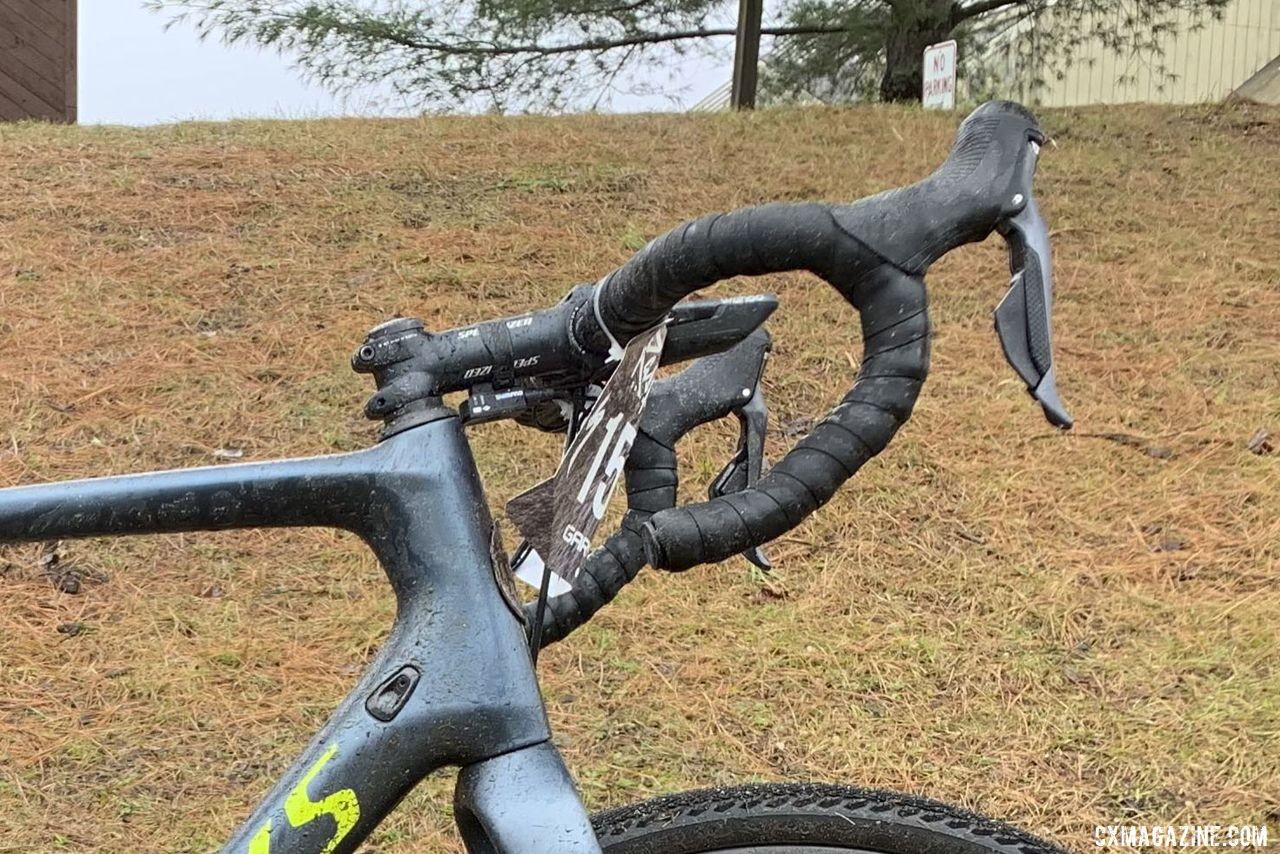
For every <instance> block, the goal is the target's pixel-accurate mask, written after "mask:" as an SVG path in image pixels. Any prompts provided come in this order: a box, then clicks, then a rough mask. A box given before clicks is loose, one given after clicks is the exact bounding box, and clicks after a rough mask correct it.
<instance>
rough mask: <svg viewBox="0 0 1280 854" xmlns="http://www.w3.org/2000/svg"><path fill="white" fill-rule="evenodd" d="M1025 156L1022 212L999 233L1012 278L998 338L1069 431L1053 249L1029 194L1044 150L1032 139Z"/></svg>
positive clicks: (998, 318)
mask: <svg viewBox="0 0 1280 854" xmlns="http://www.w3.org/2000/svg"><path fill="white" fill-rule="evenodd" d="M1027 149H1028V150H1027V156H1025V157H1024V158H1023V164H1022V172H1023V174H1022V176H1021V177H1022V179H1023V180H1021V181H1019V182H1018V183H1019V184H1021V185H1022V188H1023V189H1022V190H1021V195H1022V196H1023V198H1022V199H1017V198H1016V197H1015V199H1014V202H1015V204H1020V205H1021V208H1020V209H1019V210H1017V212H1016V213H1013V214H1012V215H1011V216H1009V217H1007V218H1006V219H1004V220H1003V221H1002V222H1001V223H1000V226H999V231H1000V234H1001V236H1002V237H1004V239H1005V242H1006V243H1007V244H1008V246H1009V268H1010V271H1011V272H1012V274H1013V278H1012V279H1011V280H1010V282H1009V290H1008V292H1007V293H1006V294H1005V295H1004V298H1003V299H1002V300H1000V304H999V305H998V306H996V311H995V325H996V334H997V335H999V337H1000V347H1001V348H1002V349H1003V350H1004V356H1005V359H1007V360H1008V362H1009V364H1010V365H1011V366H1012V367H1013V369H1014V371H1016V372H1017V374H1018V376H1019V377H1021V378H1022V381H1023V382H1025V383H1026V384H1027V390H1028V391H1029V392H1030V393H1031V396H1032V397H1034V398H1035V399H1036V400H1037V401H1038V402H1039V403H1040V407H1041V409H1043V410H1044V415H1045V418H1047V419H1048V420H1049V423H1050V424H1052V425H1054V426H1055V427H1061V428H1063V429H1070V427H1071V424H1072V419H1071V416H1070V415H1068V414H1067V410H1066V407H1065V406H1064V405H1063V403H1062V399H1061V398H1060V397H1059V396H1058V385H1057V381H1056V378H1055V374H1054V364H1053V324H1052V315H1053V257H1052V253H1051V252H1050V249H1049V229H1048V226H1047V225H1046V223H1045V221H1044V217H1042V216H1041V215H1040V210H1039V208H1038V207H1036V202H1035V199H1034V198H1033V197H1032V195H1031V176H1032V173H1034V171H1035V163H1036V159H1037V156H1038V155H1039V149H1040V146H1039V145H1038V144H1037V143H1036V142H1034V141H1032V142H1030V143H1029V144H1028V146H1027Z"/></svg>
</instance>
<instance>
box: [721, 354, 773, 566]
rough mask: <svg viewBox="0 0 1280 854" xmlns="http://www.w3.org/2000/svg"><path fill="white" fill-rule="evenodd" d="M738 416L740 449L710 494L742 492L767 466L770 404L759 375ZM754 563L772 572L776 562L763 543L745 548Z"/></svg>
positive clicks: (748, 558)
mask: <svg viewBox="0 0 1280 854" xmlns="http://www.w3.org/2000/svg"><path fill="white" fill-rule="evenodd" d="M734 415H736V416H737V417H738V426H739V430H740V432H739V434H738V450H737V452H736V453H734V455H733V457H732V458H730V460H729V462H728V464H727V465H725V467H724V469H723V470H722V471H721V472H720V474H719V475H718V476H717V477H716V479H715V480H713V481H712V482H711V486H710V487H709V488H708V489H707V497H708V498H719V497H720V496H722V495H729V494H730V493H733V492H741V491H742V490H744V489H747V488H748V487H752V486H755V485H756V481H758V480H760V474H761V472H762V470H763V469H764V440H765V435H766V434H767V432H768V428H769V408H768V406H767V405H766V404H765V401H764V390H763V389H762V388H761V386H760V381H759V379H758V378H757V380H756V386H755V390H754V393H753V394H752V395H751V398H750V399H749V400H748V401H747V402H746V403H744V404H743V405H742V406H740V407H738V408H737V409H735V410H734ZM742 556H743V557H744V558H746V559H747V560H749V561H751V563H753V564H755V565H756V566H758V567H760V568H761V569H763V570H765V571H766V572H768V571H769V570H771V569H773V563H772V562H771V561H770V560H769V558H768V557H766V556H765V554H764V552H763V551H762V549H761V547H760V546H752V547H751V548H749V549H747V550H746V551H744V552H742Z"/></svg>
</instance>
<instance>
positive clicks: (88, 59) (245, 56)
mask: <svg viewBox="0 0 1280 854" xmlns="http://www.w3.org/2000/svg"><path fill="white" fill-rule="evenodd" d="M164 22H165V18H163V17H162V16H160V15H156V14H154V13H152V12H149V11H147V10H146V9H144V8H143V6H142V0H89V2H84V3H81V4H80V22H79V23H80V93H79V94H80V121H81V122H85V123H110V124H132V125H139V124H156V123H159V122H172V121H180V120H183V119H227V118H245V117H271V118H304V117H310V116H321V115H325V116H327V115H347V114H353V113H357V114H370V113H380V114H394V113H396V112H401V113H404V112H407V111H408V110H409V108H408V106H407V105H404V104H394V103H391V104H383V105H380V106H376V107H372V106H371V104H370V101H371V99H370V98H369V97H367V96H366V97H364V98H355V99H352V100H350V101H348V102H347V103H343V102H342V101H340V100H339V99H337V98H335V97H334V96H332V95H330V94H329V93H327V92H325V91H324V90H323V89H321V88H319V87H317V86H313V85H309V84H307V83H305V82H303V81H302V80H301V79H299V76H298V74H297V73H296V72H295V71H294V70H293V69H292V68H290V63H289V60H288V59H287V58H285V57H281V56H279V55H278V54H275V53H268V52H264V51H260V50H257V49H254V48H247V47H236V48H229V47H226V46H224V45H222V44H220V43H218V42H212V41H210V42H201V41H200V40H199V39H197V38H196V37H195V35H194V33H193V31H192V30H191V29H190V28H189V27H174V28H171V29H169V30H168V31H165V28H164ZM730 41H731V40H730ZM729 62H730V60H729V59H728V58H727V55H726V57H724V58H719V59H715V58H706V57H691V58H689V59H687V60H682V61H681V64H680V67H679V68H678V69H676V71H675V79H674V81H672V83H671V84H670V85H671V87H672V88H674V89H681V90H683V91H677V92H674V95H675V97H676V103H675V104H672V102H671V101H670V100H668V99H667V98H663V97H658V96H630V95H628V96H619V97H617V98H615V100H614V103H613V106H612V109H614V110H622V111H640V110H672V109H680V108H681V107H683V106H687V105H689V104H692V103H695V102H696V101H698V100H699V99H700V98H702V97H703V96H704V95H706V94H707V93H708V92H710V91H711V90H713V89H715V88H716V87H717V86H720V85H721V84H723V83H724V82H725V81H727V80H728V79H729V75H730V67H729ZM653 82H654V83H655V84H661V85H664V86H666V85H667V81H666V80H665V79H663V80H656V81H653Z"/></svg>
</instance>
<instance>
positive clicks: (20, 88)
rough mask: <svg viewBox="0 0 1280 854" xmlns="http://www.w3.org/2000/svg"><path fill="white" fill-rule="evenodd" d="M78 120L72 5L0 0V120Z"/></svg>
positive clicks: (63, 0)
mask: <svg viewBox="0 0 1280 854" xmlns="http://www.w3.org/2000/svg"><path fill="white" fill-rule="evenodd" d="M15 119H47V120H50V121H56V122H74V121H75V120H76V0H0V121H12V120H15Z"/></svg>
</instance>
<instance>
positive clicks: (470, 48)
mask: <svg viewBox="0 0 1280 854" xmlns="http://www.w3.org/2000/svg"><path fill="white" fill-rule="evenodd" d="M1005 2H1008V0H1005ZM737 32H738V31H737V30H736V29H732V28H722V29H714V30H676V31H673V32H669V33H637V34H634V35H630V36H620V37H618V38H614V39H589V40H587V41H582V42H573V43H571V44H558V45H539V44H517V45H485V44H476V43H474V42H472V43H471V44H458V43H452V42H445V41H423V40H420V39H415V38H410V37H408V36H403V35H399V34H396V33H385V34H380V35H381V37H382V38H383V39H384V40H386V41H389V42H393V43H395V44H398V45H400V46H402V47H407V48H410V49H412V50H426V51H432V52H433V53H439V54H445V55H449V56H518V55H521V54H533V55H536V56H556V55H557V54H562V53H580V52H584V51H589V52H596V53H602V52H604V51H609V50H616V49H618V48H624V47H638V46H646V45H654V44H665V43H668V42H676V41H687V40H689V39H705V38H716V37H720V36H733V35H737ZM843 32H848V27H838V26H831V25H812V26H797V27H765V28H763V29H761V30H760V34H761V35H765V36H811V35H825V34H832V33H843Z"/></svg>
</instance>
